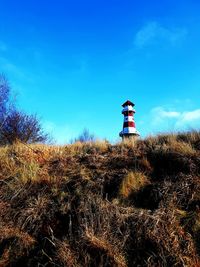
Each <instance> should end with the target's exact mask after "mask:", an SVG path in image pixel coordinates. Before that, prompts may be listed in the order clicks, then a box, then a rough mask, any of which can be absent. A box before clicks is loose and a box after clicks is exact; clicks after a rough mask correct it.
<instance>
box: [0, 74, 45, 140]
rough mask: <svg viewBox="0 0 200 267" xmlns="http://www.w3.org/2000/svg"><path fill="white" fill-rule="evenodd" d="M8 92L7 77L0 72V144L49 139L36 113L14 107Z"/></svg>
mask: <svg viewBox="0 0 200 267" xmlns="http://www.w3.org/2000/svg"><path fill="white" fill-rule="evenodd" d="M10 92H11V89H10V86H9V83H8V81H7V79H6V78H5V76H4V75H3V74H0V145H5V144H12V143H14V142H16V141H17V140H18V141H22V142H25V143H38V142H46V141H50V138H49V136H48V135H47V134H45V133H44V132H43V130H42V126H41V123H40V121H39V119H38V117H37V116H36V115H27V114H25V113H24V112H22V111H19V110H17V109H16V107H15V104H14V101H13V100H12V99H11V94H10Z"/></svg>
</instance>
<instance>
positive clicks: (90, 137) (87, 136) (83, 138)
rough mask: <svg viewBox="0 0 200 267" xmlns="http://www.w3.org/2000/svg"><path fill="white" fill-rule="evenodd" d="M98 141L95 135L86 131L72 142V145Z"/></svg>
mask: <svg viewBox="0 0 200 267" xmlns="http://www.w3.org/2000/svg"><path fill="white" fill-rule="evenodd" d="M95 140H96V137H95V135H94V134H91V133H90V132H89V130H88V129H86V128H85V129H84V130H83V132H82V133H81V134H80V135H79V136H78V137H77V138H75V139H74V140H71V141H70V143H75V142H81V143H84V142H94V141H95Z"/></svg>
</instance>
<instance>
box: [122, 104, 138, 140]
mask: <svg viewBox="0 0 200 267" xmlns="http://www.w3.org/2000/svg"><path fill="white" fill-rule="evenodd" d="M134 106H135V105H134V104H133V103H132V102H131V101H129V100H127V101H126V102H125V103H124V104H123V105H122V107H123V110H122V114H123V115H124V124H123V130H122V131H121V132H120V133H119V136H120V137H122V139H124V138H130V137H136V136H139V135H140V134H139V132H138V131H137V130H136V128H135V121H134V118H133V115H134V113H135V110H134V109H133V107H134Z"/></svg>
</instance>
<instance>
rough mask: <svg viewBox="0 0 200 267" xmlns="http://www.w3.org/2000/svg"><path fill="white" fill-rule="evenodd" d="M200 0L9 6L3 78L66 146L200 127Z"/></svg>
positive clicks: (1, 39)
mask: <svg viewBox="0 0 200 267" xmlns="http://www.w3.org/2000/svg"><path fill="white" fill-rule="evenodd" d="M199 13H200V1H198V0H196V1H194V0H182V1H174V0H163V1H160V0H157V1H156V0H152V1H149V0H140V1H138V0H123V1H121V0H84V1H81V0H65V1H64V0H56V1H55V0H49V1H47V0H46V1H45V0H44V1H39V0H37V1H36V0H34V1H33V0H29V1H25V0H20V1H17V0H16V1H13V0H0V72H3V73H5V74H6V76H7V77H8V79H9V81H10V84H11V86H12V88H13V91H14V92H15V93H17V95H18V97H17V99H18V101H17V102H18V106H20V108H22V109H23V110H25V111H26V112H28V113H37V114H39V116H40V117H41V119H42V123H43V126H44V128H45V129H46V130H47V131H49V132H51V133H52V135H53V136H54V137H55V139H56V140H57V141H58V143H65V142H67V141H69V140H70V139H71V138H73V137H76V136H77V135H78V134H79V133H80V132H81V131H82V130H83V128H85V127H86V128H88V129H89V130H90V131H91V132H93V133H95V134H96V135H97V136H98V137H99V138H107V139H109V140H111V141H115V140H117V139H118V134H119V132H120V131H121V129H122V123H123V117H122V115H121V104H122V103H123V102H124V101H125V100H127V99H130V100H132V101H133V102H134V103H135V104H136V111H137V113H136V116H135V119H136V126H137V129H138V130H139V131H140V133H141V135H142V136H143V137H144V136H147V135H149V134H154V133H157V132H165V131H175V130H185V129H192V128H197V127H198V128H199V125H200V97H199V93H200V75H199V73H200V30H199V29H200V16H199Z"/></svg>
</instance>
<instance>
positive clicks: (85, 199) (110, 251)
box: [0, 131, 200, 267]
mask: <svg viewBox="0 0 200 267" xmlns="http://www.w3.org/2000/svg"><path fill="white" fill-rule="evenodd" d="M199 178H200V133H199V132H197V131H193V132H187V133H177V134H169V135H168V134H165V135H158V136H155V137H149V138H146V139H145V140H134V141H133V140H127V141H126V142H122V143H119V144H115V145H111V144H109V143H108V142H107V141H103V142H101V141H98V142H95V143H90V142H88V143H78V142H77V143H75V144H71V145H66V146H48V145H31V146H25V145H22V144H15V145H13V146H5V147H1V148H0V266H5V267H6V266H9V267H10V266H11V267H12V266H13V267H14V266H15V267H21V266H71V267H75V266H99V267H101V266H118V267H119V266H123V267H125V266H163V267H164V266H188V267H189V266H200V260H199V256H200V238H199V236H200V217H199V214H200V213H199V211H200V179H199Z"/></svg>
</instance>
